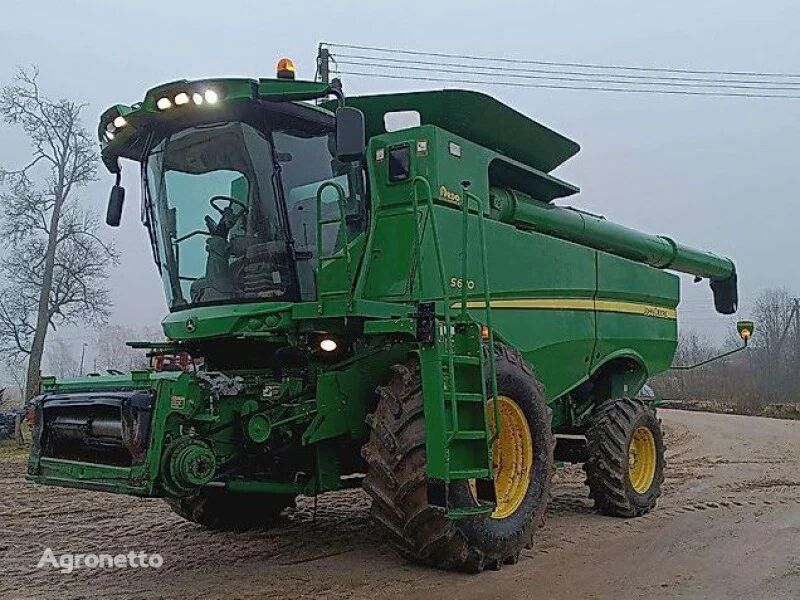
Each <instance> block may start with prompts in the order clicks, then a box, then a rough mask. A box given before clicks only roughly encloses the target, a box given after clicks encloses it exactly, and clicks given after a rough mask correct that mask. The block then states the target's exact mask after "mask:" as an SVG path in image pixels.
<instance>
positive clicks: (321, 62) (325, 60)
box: [315, 44, 331, 83]
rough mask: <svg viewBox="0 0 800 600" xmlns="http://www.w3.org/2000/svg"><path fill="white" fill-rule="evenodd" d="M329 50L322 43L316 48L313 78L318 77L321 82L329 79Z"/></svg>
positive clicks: (327, 81)
mask: <svg viewBox="0 0 800 600" xmlns="http://www.w3.org/2000/svg"><path fill="white" fill-rule="evenodd" d="M330 61H331V52H330V50H328V48H326V47H324V46H323V45H322V44H320V45H319V48H318V49H317V74H316V77H315V79H319V80H320V81H321V82H322V83H330V81H331V62H330Z"/></svg>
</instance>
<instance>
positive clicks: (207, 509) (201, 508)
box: [166, 488, 294, 531]
mask: <svg viewBox="0 0 800 600" xmlns="http://www.w3.org/2000/svg"><path fill="white" fill-rule="evenodd" d="M166 502H167V504H168V505H169V506H170V508H171V509H172V510H173V512H175V513H177V514H178V515H180V516H181V517H183V518H184V519H186V520H188V521H192V522H194V523H198V524H200V525H202V526H203V527H206V528H208V529H219V530H225V531H248V530H251V529H268V528H270V527H272V526H273V525H274V524H275V522H276V521H277V520H278V517H279V516H280V513H281V511H282V510H283V509H284V508H287V507H289V506H294V497H292V496H277V495H273V494H237V493H234V492H229V491H228V490H225V489H220V488H203V489H201V490H199V491H197V492H195V493H193V494H191V495H190V496H186V497H185V498H176V499H169V500H167V501H166Z"/></svg>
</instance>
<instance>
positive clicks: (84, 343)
mask: <svg viewBox="0 0 800 600" xmlns="http://www.w3.org/2000/svg"><path fill="white" fill-rule="evenodd" d="M88 345H89V344H87V343H86V342H83V346H81V366H80V368H79V369H78V377H83V359H84V357H85V356H86V346H88Z"/></svg>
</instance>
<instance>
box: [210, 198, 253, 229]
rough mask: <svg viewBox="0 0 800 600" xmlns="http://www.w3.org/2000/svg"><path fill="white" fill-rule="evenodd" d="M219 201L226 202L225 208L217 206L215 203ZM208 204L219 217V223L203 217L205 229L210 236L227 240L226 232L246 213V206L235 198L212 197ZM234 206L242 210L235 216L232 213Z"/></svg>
mask: <svg viewBox="0 0 800 600" xmlns="http://www.w3.org/2000/svg"><path fill="white" fill-rule="evenodd" d="M220 200H226V201H227V202H228V206H226V207H225V208H221V207H220V206H218V204H217V201H220ZM208 203H209V204H210V205H211V207H212V208H213V209H214V210H216V211H217V212H218V213H219V215H220V218H219V222H215V221H214V219H212V218H211V217H210V216H208V215H206V216H205V219H204V220H205V223H206V227H208V231H209V233H211V235H217V236H220V237H223V238H227V237H228V232H229V231H230V230H231V229H233V228H234V226H235V225H236V223H238V222H239V219H241V218H242V217H243V216H245V215H247V213H248V208H247V205H246V204H245V203H244V202H242V201H241V200H237V199H236V198H231V197H230V196H212V197H211V199H210V200H209V201H208ZM234 204H236V205H237V206H241V207H242V210H240V211H239V212H238V213H235V214H234V212H233V205H234Z"/></svg>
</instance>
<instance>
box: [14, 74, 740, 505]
mask: <svg viewBox="0 0 800 600" xmlns="http://www.w3.org/2000/svg"><path fill="white" fill-rule="evenodd" d="M181 86H183V87H182V88H181ZM204 86H212V87H214V89H216V90H219V91H220V96H221V102H227V103H232V104H235V103H253V102H257V101H258V99H267V100H270V101H295V102H296V101H301V100H310V99H312V98H316V97H323V96H325V95H327V94H328V93H329V91H330V90H329V88H328V86H325V85H323V84H316V83H312V82H299V81H297V82H292V81H285V80H259V81H251V80H209V81H201V82H176V83H174V84H168V85H166V86H160V87H158V88H154V90H151V91H149V92H148V93H147V95H146V96H145V99H144V101H143V102H142V103H141V104H140V105H138V106H135V107H126V106H116V107H113V108H112V109H109V111H107V112H106V113H104V115H103V117H102V118H101V125H100V133H101V136H102V135H103V134H104V132H105V128H106V125H107V123H108V121H109V120H113V118H114V117H115V116H116V115H120V114H121V115H123V116H124V117H125V118H126V120H127V122H128V125H127V126H126V129H124V130H122V131H121V132H119V133H117V135H116V136H115V137H114V139H113V140H111V141H109V140H107V139H106V140H105V141H104V145H103V159H104V162H105V164H106V165H107V166H108V167H109V168H110V169H111V170H112V171H116V170H118V168H119V167H118V159H119V158H120V157H125V158H134V159H136V158H137V157H138V156H140V155H141V151H142V148H143V147H144V146H143V145H144V144H145V142H146V137H147V135H148V134H149V133H150V132H152V131H154V130H157V129H158V128H169V127H173V128H182V127H186V126H188V125H190V124H191V123H193V122H194V121H193V120H196V119H198V118H199V117H198V116H197V115H199V114H201V113H199V111H195V112H184V113H183V116H179V115H177V114H176V115H169V114H167V113H166V112H165V113H163V114H162V113H161V112H160V111H159V110H158V108H157V107H156V103H157V101H158V100H159V98H160V97H161V96H162V95H163V94H166V93H167V91H170V90H173V91H174V90H176V89H178V88H181V89H184V88H185V89H201V88H203V87H204ZM347 104H348V105H350V106H355V107H357V108H360V109H361V110H362V111H363V112H364V114H365V121H366V129H367V138H368V144H367V150H366V156H365V161H364V167H365V173H366V177H367V179H368V189H369V220H368V221H369V223H368V227H367V228H366V230H365V231H364V232H363V233H361V234H359V235H357V236H356V237H355V238H354V239H352V240H351V241H350V242H349V244H348V245H347V247H346V252H347V256H349V259H344V258H342V259H323V260H322V261H321V264H320V267H319V268H318V269H317V273H316V277H317V286H318V299H317V300H315V301H311V302H248V303H240V304H220V305H216V306H198V307H193V308H185V309H182V310H177V311H174V312H171V313H170V314H169V315H167V317H166V318H165V319H164V321H163V323H162V325H163V329H164V333H165V335H166V336H167V338H169V340H171V344H172V348H173V349H175V350H179V349H186V350H189V351H193V352H199V351H200V350H202V351H203V352H207V353H211V354H213V353H214V352H218V353H220V354H221V355H222V354H224V355H225V357H226V362H227V364H237V360H239V359H240V364H241V365H242V366H241V368H239V367H237V368H226V369H224V370H223V371H224V372H222V373H221V374H220V375H218V376H217V375H215V377H217V379H216V380H211V379H209V377H207V376H205V375H203V374H202V373H203V372H202V371H201V372H188V373H150V372H146V373H143V372H139V373H134V374H132V375H130V376H127V377H88V378H83V379H77V380H67V381H55V380H50V379H48V380H45V381H44V382H43V389H42V393H43V398H44V400H45V402H46V401H47V398H52V397H55V396H68V397H70V398H78V399H80V398H82V397H88V395H92V394H93V395H94V396H95V397H96V396H103V395H113V394H115V393H123V392H126V393H127V392H131V393H132V392H136V391H137V390H138V391H145V392H146V393H149V394H150V396H151V408H152V410H151V412H150V414H149V429H148V434H147V439H146V440H144V442H143V448H142V454H141V456H139V457H138V459H137V460H133V461H132V464H122V465H121V464H109V462H104V461H103V460H101V459H97V458H93V457H92V456H91V454H89V455H88V458H76V457H75V456H68V457H66V458H65V457H63V456H62V457H59V456H52V455H47V452H46V450H45V446H44V445H43V443H42V442H43V440H44V438H46V436H47V434H48V432H47V428H48V427H49V422H48V420H47V410H44V411H42V410H40V414H39V418H40V421H39V425H38V428H37V435H38V436H40V439H39V442H40V443H37V444H36V446H35V448H34V450H33V452H32V455H31V458H30V462H29V467H28V474H29V478H30V479H32V480H33V481H37V482H40V483H48V484H56V485H66V486H74V487H83V488H91V489H99V490H105V491H111V492H119V493H127V494H136V495H144V496H167V497H175V496H181V495H184V494H187V493H190V492H191V491H192V490H193V489H195V487H193V486H196V485H197V482H198V481H203V480H204V477H203V473H204V471H203V469H205V468H206V467H207V461H206V458H207V457H208V452H207V449H210V450H211V452H212V453H213V456H214V458H215V466H214V475H213V476H212V477H211V478H209V479H210V480H211V485H218V486H224V485H227V486H228V487H229V489H230V490H231V491H236V492H242V493H244V492H260V493H280V494H287V493H291V494H294V493H306V494H315V493H319V492H324V491H328V490H335V489H341V488H344V487H350V486H352V485H354V484H357V483H358V478H357V477H353V476H352V474H355V473H361V472H363V471H364V469H365V468H366V467H365V465H364V463H363V462H362V459H361V458H360V456H359V448H360V446H361V445H362V444H363V442H364V441H365V439H366V437H367V435H368V434H369V428H368V427H367V423H366V421H367V420H368V415H369V414H370V413H371V412H372V411H373V410H374V407H375V403H376V401H377V398H376V393H375V390H376V388H377V387H378V386H379V385H380V384H381V383H382V382H384V381H385V380H386V379H387V377H388V376H389V375H390V373H391V370H392V366H393V365H395V364H398V363H403V362H406V361H407V360H408V358H409V356H410V355H417V356H418V357H419V360H420V364H421V367H422V379H423V395H424V408H425V418H426V427H427V430H426V434H427V439H426V447H427V454H428V475H429V477H430V478H431V480H440V481H452V480H458V479H471V478H491V477H492V465H491V444H490V438H489V432H488V429H487V423H486V421H487V419H486V415H485V403H484V399H485V398H487V396H491V394H492V390H491V387H490V386H488V387H487V378H486V377H485V376H484V375H483V374H484V373H488V372H489V370H490V367H491V364H490V361H487V360H486V356H488V354H487V353H485V352H482V351H481V347H482V346H483V345H485V344H484V343H483V342H482V341H481V325H482V324H486V323H487V320H488V317H489V316H491V320H492V329H491V332H492V334H493V336H494V339H495V340H496V341H498V342H502V343H505V344H508V345H510V346H512V347H514V348H516V349H517V350H519V351H520V352H521V353H522V355H523V357H524V358H525V360H526V361H528V362H529V363H530V365H531V366H532V367H533V368H534V370H535V372H536V376H537V378H538V379H539V381H540V383H541V384H542V385H543V386H544V388H545V390H546V396H547V400H548V402H549V403H550V404H551V406H552V408H553V428H554V431H555V432H557V433H559V432H561V433H580V432H581V431H582V427H583V424H584V422H585V419H586V417H587V416H588V415H590V414H591V411H592V410H593V409H594V407H596V406H597V405H598V404H599V403H600V402H602V401H604V400H606V399H608V398H612V397H618V396H623V395H632V394H635V393H636V392H637V391H638V389H639V388H640V387H641V386H642V384H643V383H644V381H645V380H646V379H647V377H649V376H651V375H654V374H656V373H659V372H662V371H664V370H665V369H667V368H669V366H670V365H671V363H672V358H673V355H674V352H675V347H676V341H677V324H676V319H675V308H676V306H677V304H678V301H679V288H678V279H677V277H676V276H675V275H673V274H670V273H666V272H664V271H663V270H662V269H672V270H677V271H682V272H686V273H691V274H695V275H698V276H701V277H705V278H710V279H712V280H715V281H724V280H728V279H730V278H735V269H734V266H733V263H732V262H731V261H730V260H728V259H726V258H721V257H718V256H716V255H713V254H711V253H707V252H703V251H699V250H694V249H691V248H687V247H685V246H682V245H680V244H677V243H675V242H673V241H672V240H671V239H669V238H666V237H661V236H652V235H648V234H644V233H641V232H638V231H635V230H632V229H628V228H625V227H622V226H620V225H616V224H613V223H610V222H608V221H606V220H604V219H602V218H598V217H596V216H593V215H589V214H587V213H583V212H579V211H576V210H573V209H569V208H562V207H557V206H555V205H554V204H552V203H551V202H552V201H553V200H554V199H556V198H560V197H564V196H568V195H571V194H574V193H575V192H577V188H576V187H574V186H572V185H570V184H568V183H566V182H563V181H560V180H559V179H557V178H556V177H554V176H552V175H550V171H552V170H553V169H554V168H555V167H556V166H558V165H559V164H561V163H562V162H563V161H565V160H567V159H568V158H569V157H570V156H572V155H574V154H575V153H576V152H577V151H578V145H577V144H576V143H575V142H572V141H571V140H568V139H567V138H565V137H563V136H561V135H559V134H557V133H555V132H553V131H551V130H549V129H547V128H546V127H544V126H542V125H540V124H538V123H536V122H534V121H532V120H530V119H528V118H527V117H525V116H523V115H521V114H519V113H517V112H516V111H514V110H512V109H510V108H509V107H507V106H505V105H503V104H501V103H499V102H497V101H495V100H493V99H491V98H489V97H486V96H483V95H481V94H476V93H472V92H458V91H447V92H430V93H417V94H395V95H385V96H373V97H363V98H353V99H348V100H347ZM334 108H335V105H333V104H329V105H324V106H323V107H315V108H314V110H318V111H326V110H327V109H330V110H333V109H334ZM397 110H415V111H417V112H419V114H420V117H421V124H420V125H419V126H416V127H411V128H407V129H403V130H400V131H395V132H386V131H384V130H383V115H384V113H386V112H389V111H397ZM170 119H173V121H170ZM398 147H401V148H402V147H406V148H407V149H408V156H409V170H408V173H407V174H406V177H404V178H402V179H400V180H397V181H390V178H389V176H388V165H387V163H388V160H387V156H388V154H389V152H390V151H391V150H392V149H395V148H398ZM465 182H469V187H468V192H467V189H466V188H465ZM428 189H430V190H431V193H432V196H433V197H428V192H427V190H428ZM467 194H469V196H470V197H472V198H474V199H476V201H473V202H472V203H471V207H472V210H471V211H467V212H465V210H464V202H465V199H466V198H467ZM478 207H479V209H478ZM478 210H479V211H480V215H481V216H482V218H483V235H481V229H480V228H479V227H478V225H479V223H478V216H479V213H478ZM465 215H466V220H465ZM465 223H466V226H467V232H466V236H465V234H464V226H465ZM339 253H340V255H341V256H342V257H343V256H344V253H345V249H344V248H340V249H339ZM465 255H466V256H465ZM484 257H485V262H486V267H487V268H486V275H485V276H484V272H483V268H482V265H483V262H482V261H483V259H484ZM487 298H489V299H490V306H491V315H489V314H487V308H486V299H487ZM464 302H466V304H465V306H466V310H464V311H462V310H461V307H462V304H463V303H464ZM428 305H432V307H433V313H434V314H435V318H436V321H435V324H434V327H433V333H432V335H431V336H430V337H428V338H426V339H423V338H424V336H421V334H420V331H421V329H420V328H421V327H422V324H421V321H420V317H419V315H420V313H421V309H422V308H423V307H425V306H428ZM446 323H451V326H452V328H453V329H452V331H453V334H452V335H450V336H448V335H447V331H446V328H445V324H446ZM322 334H324V335H327V336H335V337H336V339H338V340H339V342H340V344H341V345H342V346H343V347H344V352H343V353H342V354H341V355H340V356H337V357H335V359H329V358H327V357H325V356H323V355H322V354H320V352H319V351H318V349H317V347H316V345H315V344H316V341H317V340H318V339H319V336H320V335H322ZM167 346H168V345H167ZM163 348H164V347H162V350H163ZM287 348H290V349H293V352H295V354H299V355H302V356H304V357H305V358H304V360H306V361H307V363H306V364H304V366H303V367H302V368H299V369H294V370H292V369H289V371H288V372H284V373H283V374H282V375H280V376H278V375H277V374H276V371H275V370H274V369H273V368H271V367H268V366H267V365H266V363H267V362H268V361H267V358H268V357H272V356H278V354H276V353H278V352H282V351H284V350H285V349H287ZM260 356H263V357H264V361H263V362H264V364H263V365H262V364H259V365H257V366H253V364H254V363H257V362H258V360H256V359H255V358H254V357H260ZM489 379H491V378H489ZM220 380H221V381H223V383H225V384H226V385H227V386H228V387H227V390H226V391H222V392H221V391H220V390H222V389H223V388H224V387H225V386H220V385H218V384H219V381H220ZM215 381H216V383H215ZM489 383H491V381H489ZM454 404H455V406H454ZM41 405H42V403H41V402H40V406H41ZM251 419H252V422H251ZM87 426H88V425H87ZM123 462H124V461H123ZM231 465H236V468H234V469H231ZM276 465H277V466H276ZM354 482H355V483H354ZM454 516H455V513H454Z"/></svg>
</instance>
